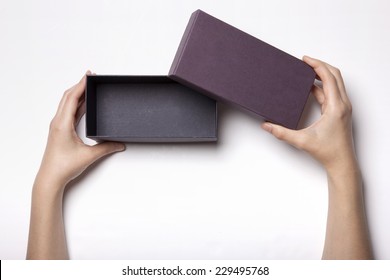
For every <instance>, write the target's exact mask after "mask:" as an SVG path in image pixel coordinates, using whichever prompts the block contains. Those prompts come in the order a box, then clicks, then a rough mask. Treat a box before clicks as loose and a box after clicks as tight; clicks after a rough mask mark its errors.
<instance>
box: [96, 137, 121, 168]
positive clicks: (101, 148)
mask: <svg viewBox="0 0 390 280" xmlns="http://www.w3.org/2000/svg"><path fill="white" fill-rule="evenodd" d="M89 148H90V150H91V153H90V155H91V158H90V162H91V163H93V162H95V161H96V160H98V159H99V158H102V157H104V156H107V155H109V154H112V153H115V152H121V151H124V150H125V149H126V146H125V144H123V143H118V142H102V143H99V144H96V145H95V146H91V147H89Z"/></svg>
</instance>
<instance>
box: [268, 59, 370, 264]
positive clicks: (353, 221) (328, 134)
mask: <svg viewBox="0 0 390 280" xmlns="http://www.w3.org/2000/svg"><path fill="white" fill-rule="evenodd" d="M303 60H304V61H305V62H306V63H307V64H309V65H310V66H311V67H312V68H313V69H314V71H315V72H316V73H317V78H318V80H320V81H322V87H320V86H313V90H312V93H313V95H314V96H315V98H316V99H317V101H318V103H319V104H320V105H321V113H322V114H321V117H320V119H319V120H317V121H316V122H315V123H313V124H312V125H310V126H309V127H307V128H305V129H302V130H290V129H287V128H284V127H282V126H279V125H275V124H271V123H264V124H263V125H262V127H263V129H265V130H266V131H268V132H270V133H271V134H273V135H274V136H275V137H276V138H278V139H280V140H283V141H285V142H287V143H288V144H290V145H293V146H295V147H296V148H298V149H300V150H303V151H306V152H307V153H309V154H310V155H311V156H312V157H313V158H314V159H316V160H317V161H318V162H320V163H321V164H322V165H323V166H324V168H325V170H326V173H327V177H328V192H329V203H328V221H327V227H326V235H325V245H324V250H323V254H322V258H323V259H372V258H373V255H372V250H371V245H370V239H369V234H368V227H367V219H366V214H365V210H364V200H363V190H362V187H363V186H362V177H361V172H360V168H359V164H358V162H357V159H356V156H355V151H354V143H353V135H352V105H351V102H350V100H349V99H348V96H347V92H346V90H345V86H344V82H343V78H342V76H341V73H340V71H339V70H338V69H337V68H335V67H333V66H331V65H329V64H327V63H325V62H322V61H320V60H317V59H314V58H310V57H308V56H304V57H303Z"/></svg>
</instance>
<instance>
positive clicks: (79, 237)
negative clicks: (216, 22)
mask: <svg viewBox="0 0 390 280" xmlns="http://www.w3.org/2000/svg"><path fill="white" fill-rule="evenodd" d="M389 3H390V2H388V1H385V0H383V1H373V0H370V1H368V0H367V1H356V0H354V1H352V0H350V1H338V0H328V1H312V0H307V1H303V0H296V1H259V0H257V1H226V0H225V1H179V0H177V1H144V0H143V1H97V0H93V1H92V0H91V1H75V0H73V1H14V0H6V1H4V0H1V2H0V36H1V37H0V38H1V39H0V40H1V41H0V95H1V103H0V104H1V108H0V125H1V126H0V127H1V130H0V131H1V138H0V148H1V154H0V178H1V181H0V191H1V196H0V258H1V259H22V258H24V257H25V252H26V245H27V236H28V226H29V211H30V196H31V187H32V183H33V180H34V177H35V174H36V172H37V170H38V168H39V164H40V160H41V157H42V153H43V151H44V147H45V144H46V137H47V132H48V127H49V122H50V120H51V118H52V117H53V115H54V113H55V111H56V108H57V104H58V102H59V100H60V98H61V96H62V93H63V92H64V90H65V89H67V88H69V87H70V86H71V85H73V84H74V83H75V82H77V81H78V80H79V78H80V77H81V76H82V74H83V73H84V72H85V71H86V70H87V69H91V70H92V71H94V72H97V73H98V74H166V73H167V72H168V70H169V67H170V65H171V62H172V60H173V57H174V55H175V52H176V50H177V46H178V44H179V42H180V39H181V36H182V34H183V31H184V29H185V27H186V25H187V22H188V19H189V17H190V14H191V13H192V12H193V11H195V10H196V9H198V8H201V9H203V10H204V11H206V12H208V13H210V14H212V15H214V16H216V17H218V18H220V19H222V20H224V21H226V22H228V23H230V24H232V25H234V26H236V27H238V28H240V29H242V30H244V31H246V32H248V33H250V34H252V35H254V36H256V37H258V38H260V39H262V40H264V41H266V42H268V43H270V44H272V45H274V46H276V47H278V48H280V49H282V50H285V51H287V52H289V53H291V54H292V55H294V56H296V57H301V56H302V55H304V54H308V55H311V56H313V57H318V58H321V59H323V60H325V61H327V62H329V63H330V64H333V65H335V66H337V67H339V68H340V69H341V70H342V73H343V75H344V78H345V82H346V86H347V89H348V93H349V96H350V99H351V100H352V103H353V106H354V128H355V141H356V148H357V154H358V157H359V160H360V164H361V167H362V171H363V174H364V187H365V195H366V206H367V215H368V221H369V227H370V232H371V236H372V241H373V246H374V251H375V256H376V258H380V259H390V242H389V236H390V219H389V217H388V214H389V213H390V203H389V199H390V175H389V163H388V161H389V158H390V148H389V144H390V130H389V121H390V117H389V112H388V110H389V108H390V95H389V93H390V92H389V86H388V76H389V66H390V52H389V50H390V31H389V27H390V17H389V14H390V4H389ZM318 114H319V108H318V106H316V105H315V104H314V103H313V102H312V100H310V101H309V105H308V106H307V110H306V112H305V116H304V119H303V122H304V123H306V124H307V123H310V122H311V121H313V120H315V119H316V118H317V117H318ZM219 115H220V117H219V142H218V144H204V145H202V144H200V145H189V144H181V145H174V144H171V145H168V144H160V145H158V144H149V145H142V144H128V145H127V150H126V151H125V152H123V153H120V154H116V155H114V156H112V157H109V158H107V159H105V160H104V161H102V162H100V163H98V164H97V165H95V166H94V167H93V168H91V169H90V170H89V171H88V172H87V173H86V176H83V177H82V178H81V179H80V180H78V182H76V184H73V185H72V187H71V188H70V189H69V191H68V192H67V194H66V197H65V205H64V207H65V211H64V214H65V224H66V233H67V238H68V245H69V251H70V255H71V258H74V259H318V258H320V257H321V253H322V247H323V241H324V235H325V225H326V215H327V182H326V176H325V173H324V171H323V169H322V168H321V166H320V165H318V164H317V163H316V162H315V161H314V160H312V159H311V158H310V157H309V156H308V155H306V154H304V153H302V152H300V151H298V150H296V149H294V148H292V147H290V146H288V145H286V144H284V143H282V142H279V141H277V140H275V139H273V138H272V137H271V136H270V135H268V134H267V133H266V132H264V131H262V130H261V129H260V123H261V122H260V121H259V120H258V119H255V118H253V117H250V116H248V115H246V114H244V113H242V112H240V111H237V110H236V109H234V108H231V107H229V106H220V112H219ZM78 130H79V131H80V133H81V135H82V137H83V139H84V136H83V135H84V125H83V123H82V125H81V126H80V127H79V129H78ZM88 142H89V143H93V142H92V141H88Z"/></svg>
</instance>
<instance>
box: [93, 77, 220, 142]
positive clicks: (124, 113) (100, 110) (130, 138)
mask: <svg viewBox="0 0 390 280" xmlns="http://www.w3.org/2000/svg"><path fill="white" fill-rule="evenodd" d="M86 105H87V106H86V115H87V116H86V134H87V137H89V138H92V139H95V140H112V141H121V142H201V141H216V140H217V110H216V106H217V104H216V102H215V101H214V100H213V99H211V98H209V97H207V96H204V95H202V94H199V93H198V92H195V91H193V90H191V89H189V88H187V87H185V86H183V85H181V84H179V83H177V82H175V81H173V80H171V79H169V78H168V77H166V76H88V77H87V87H86Z"/></svg>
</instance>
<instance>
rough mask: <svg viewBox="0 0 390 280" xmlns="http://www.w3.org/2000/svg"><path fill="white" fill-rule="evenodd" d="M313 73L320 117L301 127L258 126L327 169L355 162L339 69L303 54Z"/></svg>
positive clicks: (347, 103)
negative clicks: (316, 82)
mask: <svg viewBox="0 0 390 280" xmlns="http://www.w3.org/2000/svg"><path fill="white" fill-rule="evenodd" d="M303 61H304V62H306V63H307V64H309V65H310V66H311V67H312V68H313V69H314V71H315V72H316V73H317V78H318V79H319V80H321V81H322V87H319V86H317V85H314V86H313V90H312V93H313V95H314V96H315V98H316V99H317V101H318V103H319V104H320V105H321V117H320V119H319V120H317V121H316V122H315V123H313V124H312V125H310V126H309V127H307V128H304V129H301V130H291V129H287V128H285V127H282V126H280V125H276V124H271V123H269V122H265V123H263V124H262V128H263V129H264V130H266V131H268V132H270V133H271V134H272V135H274V136H275V137H276V138H278V139H279V140H283V141H285V142H287V143H289V144H291V145H293V146H295V147H296V148H298V149H301V150H304V151H306V152H308V153H309V154H310V155H312V156H313V157H314V158H315V159H316V160H318V161H319V162H320V163H321V164H322V165H324V167H325V168H326V169H327V170H329V169H332V168H338V167H340V166H342V165H344V164H345V163H346V161H351V160H352V161H355V160H356V159H355V153H354V147H353V135H352V105H351V102H350V101H349V99H348V96H347V93H346V90H345V86H344V82H343V78H342V76H341V73H340V71H339V70H338V69H337V68H335V67H333V66H331V65H329V64H327V63H325V62H323V61H321V60H318V59H314V58H310V57H308V56H304V57H303Z"/></svg>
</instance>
